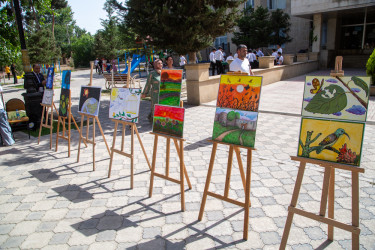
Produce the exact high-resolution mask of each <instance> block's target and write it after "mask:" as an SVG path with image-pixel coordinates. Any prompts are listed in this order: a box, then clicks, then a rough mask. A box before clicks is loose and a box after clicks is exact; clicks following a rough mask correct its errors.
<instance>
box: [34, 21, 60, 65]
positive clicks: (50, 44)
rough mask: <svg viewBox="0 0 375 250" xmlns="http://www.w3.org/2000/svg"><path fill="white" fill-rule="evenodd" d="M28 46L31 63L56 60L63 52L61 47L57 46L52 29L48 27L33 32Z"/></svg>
mask: <svg viewBox="0 0 375 250" xmlns="http://www.w3.org/2000/svg"><path fill="white" fill-rule="evenodd" d="M27 48H28V50H29V57H30V62H31V63H50V62H55V61H56V60H57V59H58V58H59V57H60V54H61V51H60V48H57V47H56V44H55V39H54V38H53V37H52V32H51V30H49V29H47V28H43V29H40V30H38V31H35V32H33V33H31V35H30V36H29V39H28V40H27Z"/></svg>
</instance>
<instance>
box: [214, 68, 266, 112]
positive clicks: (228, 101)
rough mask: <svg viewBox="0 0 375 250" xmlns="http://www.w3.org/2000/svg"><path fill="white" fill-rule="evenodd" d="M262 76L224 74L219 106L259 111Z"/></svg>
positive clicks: (219, 94) (220, 86)
mask: <svg viewBox="0 0 375 250" xmlns="http://www.w3.org/2000/svg"><path fill="white" fill-rule="evenodd" d="M261 85H262V77H260V76H234V75H222V76H221V78H220V85H219V93H218V96H217V103H216V106H217V107H221V108H231V109H238V110H246V111H253V112H258V108H259V99H260V90H261Z"/></svg>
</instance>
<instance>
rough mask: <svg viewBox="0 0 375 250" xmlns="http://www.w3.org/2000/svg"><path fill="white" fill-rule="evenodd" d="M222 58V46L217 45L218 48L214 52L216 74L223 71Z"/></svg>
mask: <svg viewBox="0 0 375 250" xmlns="http://www.w3.org/2000/svg"><path fill="white" fill-rule="evenodd" d="M223 60H224V55H223V48H222V47H219V49H218V50H217V51H216V52H215V61H216V68H217V74H218V75H221V74H223V73H224V68H223V64H222V62H223Z"/></svg>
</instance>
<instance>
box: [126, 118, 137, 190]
mask: <svg viewBox="0 0 375 250" xmlns="http://www.w3.org/2000/svg"><path fill="white" fill-rule="evenodd" d="M134 126H135V125H132V126H131V130H132V133H131V159H130V188H131V189H133V187H134ZM124 127H125V126H124Z"/></svg>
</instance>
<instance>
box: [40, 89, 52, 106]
mask: <svg viewBox="0 0 375 250" xmlns="http://www.w3.org/2000/svg"><path fill="white" fill-rule="evenodd" d="M52 100H53V89H45V90H44V94H43V100H42V103H43V104H46V105H52Z"/></svg>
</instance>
